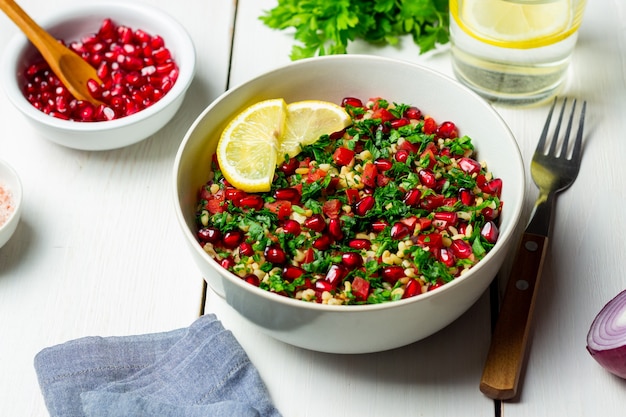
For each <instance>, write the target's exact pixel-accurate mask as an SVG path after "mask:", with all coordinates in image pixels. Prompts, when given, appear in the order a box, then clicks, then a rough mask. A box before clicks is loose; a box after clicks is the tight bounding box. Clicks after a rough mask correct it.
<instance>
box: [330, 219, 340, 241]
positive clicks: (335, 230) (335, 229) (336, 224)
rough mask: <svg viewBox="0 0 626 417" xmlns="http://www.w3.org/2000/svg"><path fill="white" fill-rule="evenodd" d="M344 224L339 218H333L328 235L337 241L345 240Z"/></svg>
mask: <svg viewBox="0 0 626 417" xmlns="http://www.w3.org/2000/svg"><path fill="white" fill-rule="evenodd" d="M341 227H342V222H341V220H340V219H338V218H333V219H330V220H329V221H328V233H330V235H331V236H332V237H333V238H335V239H336V240H341V239H343V230H341Z"/></svg>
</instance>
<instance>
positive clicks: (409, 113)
mask: <svg viewBox="0 0 626 417" xmlns="http://www.w3.org/2000/svg"><path fill="white" fill-rule="evenodd" d="M404 117H407V118H409V119H413V120H419V119H421V118H422V112H421V111H420V110H419V109H418V108H417V107H409V108H408V109H406V111H405V112H404Z"/></svg>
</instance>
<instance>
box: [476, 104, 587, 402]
mask: <svg viewBox="0 0 626 417" xmlns="http://www.w3.org/2000/svg"><path fill="white" fill-rule="evenodd" d="M556 103H557V100H556V99H555V100H554V103H553V104H552V107H551V108H550V112H549V113H548V118H547V120H546V123H545V126H544V128H543V131H542V133H541V137H540V139H539V143H538V144H537V149H536V150H535V154H534V155H533V159H532V162H531V165H530V167H531V174H532V177H533V181H534V182H535V184H536V185H537V187H538V188H539V197H538V198H537V201H536V203H535V207H534V209H533V212H532V215H531V220H530V222H529V223H528V226H527V227H526V230H524V233H523V235H522V238H521V241H520V244H519V247H518V250H517V253H516V256H515V260H514V261H513V264H512V267H511V274H510V276H509V280H508V283H507V287H506V290H505V294H504V299H503V301H502V305H501V308H500V312H499V314H498V320H497V322H496V326H495V328H494V332H493V336H492V340H491V346H490V348H489V353H488V354H487V361H486V363H485V366H484V369H483V375H482V378H481V381H480V390H481V391H482V392H483V393H484V394H485V395H486V396H488V397H490V398H493V399H498V400H508V399H511V398H515V397H516V396H517V391H518V384H519V379H520V373H521V371H522V365H523V363H524V359H525V356H526V349H527V345H528V337H529V330H530V327H531V322H532V320H531V319H532V313H533V309H534V304H535V294H536V293H537V287H538V285H539V278H540V276H541V270H542V267H543V260H544V258H545V255H546V252H547V247H548V239H549V236H550V234H551V219H552V214H553V210H554V202H555V200H556V194H557V193H559V192H561V191H563V190H565V189H566V188H568V187H569V186H570V185H572V183H573V182H574V180H575V179H576V176H577V175H578V171H579V169H580V161H581V155H582V138H583V126H584V120H585V111H586V107H587V103H586V102H583V105H582V109H581V111H580V115H579V117H578V120H579V121H578V132H577V133H576V138H575V140H574V144H573V149H572V150H571V152H569V148H570V147H571V144H570V134H571V131H572V126H573V124H574V119H575V117H574V116H575V113H576V100H574V103H573V106H572V110H571V113H570V115H569V118H568V122H567V127H566V130H565V133H564V135H563V139H562V142H561V144H560V146H559V145H558V141H559V133H560V130H561V123H562V121H563V116H564V113H565V107H566V103H567V100H564V101H563V105H562V107H561V111H560V114H559V117H558V121H557V125H556V127H555V131H554V135H553V136H552V140H551V142H550V143H549V144H548V148H547V149H546V146H547V145H546V141H547V138H548V132H549V130H550V124H551V121H552V115H553V112H554V109H555V106H556Z"/></svg>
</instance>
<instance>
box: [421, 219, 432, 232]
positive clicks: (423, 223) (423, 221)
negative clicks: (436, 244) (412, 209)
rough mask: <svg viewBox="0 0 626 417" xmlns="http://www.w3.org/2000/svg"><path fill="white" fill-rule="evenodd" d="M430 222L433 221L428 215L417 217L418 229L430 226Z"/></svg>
mask: <svg viewBox="0 0 626 417" xmlns="http://www.w3.org/2000/svg"><path fill="white" fill-rule="evenodd" d="M432 222H433V221H432V220H431V219H429V218H428V217H419V218H418V219H417V227H419V230H426V229H428V228H429V227H430V225H431V224H432Z"/></svg>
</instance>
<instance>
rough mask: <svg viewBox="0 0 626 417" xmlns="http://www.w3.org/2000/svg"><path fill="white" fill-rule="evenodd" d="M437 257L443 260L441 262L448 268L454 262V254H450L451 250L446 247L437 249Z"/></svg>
mask: <svg viewBox="0 0 626 417" xmlns="http://www.w3.org/2000/svg"><path fill="white" fill-rule="evenodd" d="M437 259H439V261H441V262H443V264H444V265H445V266H447V267H448V268H451V267H453V266H454V263H455V258H454V255H453V254H452V251H451V250H450V249H448V248H441V249H439V252H438V253H437Z"/></svg>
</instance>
